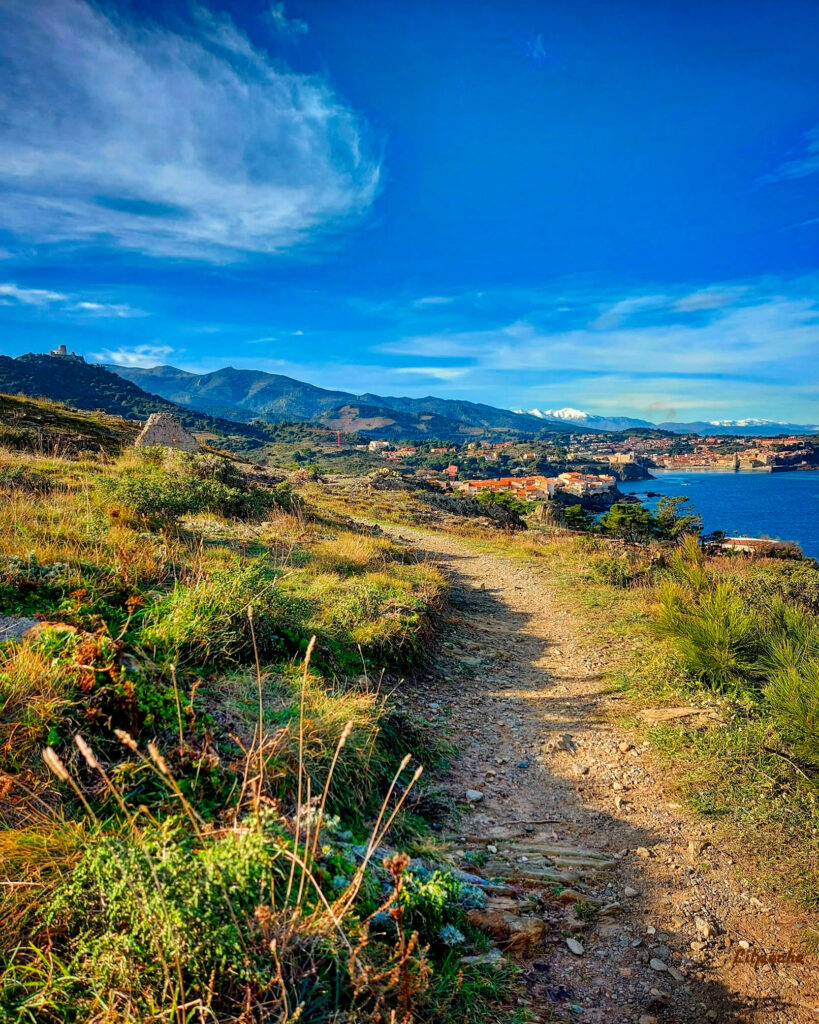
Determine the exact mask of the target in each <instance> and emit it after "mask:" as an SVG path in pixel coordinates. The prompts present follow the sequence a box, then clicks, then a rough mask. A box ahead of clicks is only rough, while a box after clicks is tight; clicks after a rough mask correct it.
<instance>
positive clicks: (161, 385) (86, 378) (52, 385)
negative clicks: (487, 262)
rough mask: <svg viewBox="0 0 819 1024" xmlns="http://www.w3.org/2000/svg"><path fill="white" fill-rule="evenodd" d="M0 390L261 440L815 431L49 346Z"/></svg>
mask: <svg viewBox="0 0 819 1024" xmlns="http://www.w3.org/2000/svg"><path fill="white" fill-rule="evenodd" d="M0 391H4V392H7V393H11V394H26V395H30V396H33V397H45V398H52V399H56V400H58V401H64V402H69V403H70V404H72V405H74V406H75V407H76V408H80V409H91V410H94V409H102V410H103V411H105V412H107V413H110V414H112V415H117V416H124V417H130V418H134V419H145V418H146V417H147V416H148V415H149V414H150V413H151V412H171V413H173V414H174V415H176V416H177V417H178V418H179V419H180V420H181V421H182V422H183V423H184V424H185V425H186V426H187V427H188V428H189V429H194V430H199V431H209V432H212V433H215V434H218V435H221V436H222V437H234V438H243V439H244V443H247V442H250V443H256V444H258V443H261V442H262V441H263V440H265V439H268V440H269V437H270V428H269V427H267V426H266V423H276V422H286V421H289V422H293V421H301V422H303V423H304V424H305V426H306V427H307V426H308V425H309V424H313V425H315V426H318V427H324V428H327V429H330V430H338V431H341V432H342V433H359V434H363V435H364V436H367V435H369V436H372V437H379V438H384V439H390V440H399V439H408V440H409V439H413V438H414V439H416V440H423V439H424V438H436V439H438V438H440V439H441V440H452V441H455V440H461V441H464V440H468V439H470V438H480V437H487V436H493V437H495V438H514V437H521V436H530V437H531V436H541V437H543V436H546V435H549V434H551V435H554V434H561V433H563V434H568V433H578V432H590V433H597V432H601V431H631V430H663V431H668V432H673V433H677V434H704V435H710V434H722V435H746V436H759V435H764V434H813V433H819V426H807V425H802V424H795V423H783V422H779V421H774V420H764V419H742V420H712V421H700V420H698V421H695V422H692V423H677V422H663V423H652V422H650V421H649V420H644V419H636V418H634V417H629V416H598V415H595V414H593V413H589V412H585V411H583V410H582V409H574V408H571V407H566V408H563V409H530V410H528V411H525V410H522V409H516V410H511V409H500V408H495V407H494V406H491V405H483V404H481V403H476V402H467V401H461V400H459V399H449V398H435V397H433V396H428V397H426V398H408V397H391V396H383V395H373V394H363V395H355V394H353V393H351V392H348V391H333V390H328V389H326V388H320V387H316V386H315V385H313V384H307V383H305V382H303V381H299V380H295V379H294V378H292V377H286V376H283V375H281V374H274V373H266V372H264V371H262V370H237V369H235V368H234V367H230V366H228V367H224V368H223V369H221V370H216V371H214V372H212V373H203V374H197V373H191V372H190V371H188V370H180V369H178V368H177V367H175V366H154V367H150V368H143V367H123V366H103V365H99V364H94V363H86V362H84V361H83V360H82V359H73V358H66V357H61V356H52V355H43V354H28V355H24V356H18V357H17V358H16V359H12V358H10V357H9V356H3V355H0ZM260 421H261V422H260ZM265 421H266V422H265Z"/></svg>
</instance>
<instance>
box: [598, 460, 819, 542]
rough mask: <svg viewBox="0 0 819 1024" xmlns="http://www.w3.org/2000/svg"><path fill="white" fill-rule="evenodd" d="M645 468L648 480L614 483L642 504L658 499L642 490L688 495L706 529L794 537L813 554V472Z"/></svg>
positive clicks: (818, 480) (816, 491)
mask: <svg viewBox="0 0 819 1024" xmlns="http://www.w3.org/2000/svg"><path fill="white" fill-rule="evenodd" d="M651 473H652V475H653V476H654V477H655V479H653V480H631V481H621V482H620V483H618V485H617V486H618V487H619V489H620V490H621V491H623V492H624V493H628V494H633V495H635V496H636V497H637V498H639V499H640V500H641V501H642V502H643V503H644V504H645V505H646V506H647V507H648V508H654V507H655V506H656V504H657V502H658V501H659V498H657V497H648V496H647V493H648V492H651V493H652V494H655V495H660V496H663V497H665V496H667V495H668V496H677V495H681V496H682V497H684V498H689V499H690V501H691V504H692V505H693V506H694V511H696V512H699V514H700V515H701V516H702V518H703V524H704V530H705V532H706V533H710V532H711V531H712V530H724V531H725V532H726V533H727V534H733V535H735V536H736V535H738V536H741V537H770V538H772V539H773V540H795V541H797V543H798V544H799V546H800V547H801V548H802V551H803V552H804V553H805V554H806V555H809V556H811V557H812V558H819V472H816V471H798V472H788V473H760V472H753V471H751V472H745V473H743V472H741V471H740V472H738V473H730V472H729V473H717V472H712V471H706V472H684V471H678V470H658V469H654V470H651Z"/></svg>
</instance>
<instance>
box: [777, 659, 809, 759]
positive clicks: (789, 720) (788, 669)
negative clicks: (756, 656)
mask: <svg viewBox="0 0 819 1024" xmlns="http://www.w3.org/2000/svg"><path fill="white" fill-rule="evenodd" d="M765 698H766V700H767V702H768V705H769V707H770V709H771V713H772V715H773V717H774V720H775V721H776V723H777V725H778V726H779V729H780V731H781V732H782V734H783V735H784V737H785V738H786V740H788V741H789V742H790V745H791V747H792V749H793V751H794V753H795V754H796V756H797V757H798V758H799V759H800V760H801V761H802V762H803V763H804V764H805V765H807V766H810V767H811V768H814V769H819V658H816V657H814V658H812V659H810V660H804V661H803V662H802V663H801V664H800V665H795V664H792V665H787V666H783V667H782V668H779V669H777V670H776V671H774V672H773V673H772V675H771V678H770V682H769V684H768V686H767V687H766V688H765Z"/></svg>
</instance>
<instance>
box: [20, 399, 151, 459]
mask: <svg viewBox="0 0 819 1024" xmlns="http://www.w3.org/2000/svg"><path fill="white" fill-rule="evenodd" d="M139 431H140V425H139V424H138V423H135V422H134V421H133V420H126V419H122V418H121V417H118V416H108V415H107V414H105V413H89V412H78V411H76V410H73V409H70V408H68V407H67V406H66V405H63V404H61V403H58V402H52V401H49V400H48V399H34V398H23V397H21V396H19V395H4V394H1V393H0V447H3V448H10V449H17V450H21V451H30V452H36V453H39V454H41V455H47V454H48V455H62V456H66V457H75V456H78V455H82V454H90V453H92V452H103V453H105V454H107V455H115V454H118V453H119V452H121V451H122V450H123V448H126V447H127V446H128V445H131V444H133V442H134V440H135V438H136V436H137V434H138V433H139Z"/></svg>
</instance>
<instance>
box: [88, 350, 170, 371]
mask: <svg viewBox="0 0 819 1024" xmlns="http://www.w3.org/2000/svg"><path fill="white" fill-rule="evenodd" d="M173 352H174V349H173V348H172V347H171V346H170V345H132V346H130V347H125V346H124V347H122V348H115V349H103V351H102V352H94V353H93V358H94V359H96V360H97V361H98V362H100V363H114V364H115V365H116V366H156V365H157V364H158V363H164V362H165V361H166V360H167V359H168V356H170V355H172V354H173Z"/></svg>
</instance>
